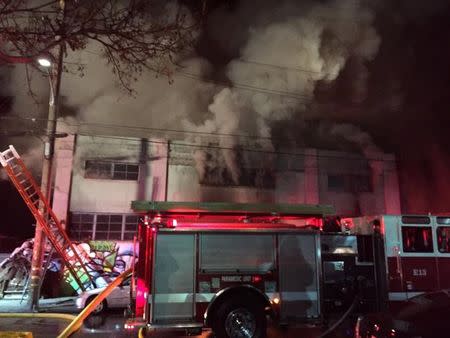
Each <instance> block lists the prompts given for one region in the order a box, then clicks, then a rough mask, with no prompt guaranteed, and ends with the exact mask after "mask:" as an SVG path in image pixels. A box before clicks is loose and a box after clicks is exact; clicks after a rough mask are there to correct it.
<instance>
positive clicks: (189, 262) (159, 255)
mask: <svg viewBox="0 0 450 338" xmlns="http://www.w3.org/2000/svg"><path fill="white" fill-rule="evenodd" d="M154 269H155V270H154V274H153V278H154V280H153V286H154V287H153V292H152V302H153V304H154V306H152V312H153V313H152V314H153V316H152V318H153V319H152V322H153V323H154V324H156V323H167V322H180V321H183V322H186V321H191V320H193V318H194V315H195V313H194V304H195V303H194V302H195V295H194V285H195V283H194V278H195V276H194V270H195V234H193V233H183V234H180V233H177V234H175V233H164V232H163V231H160V232H159V233H158V235H157V237H156V243H155V265H154Z"/></svg>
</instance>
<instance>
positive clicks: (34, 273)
mask: <svg viewBox="0 0 450 338" xmlns="http://www.w3.org/2000/svg"><path fill="white" fill-rule="evenodd" d="M57 53H58V54H57V59H56V62H51V61H48V62H49V63H48V64H47V67H48V68H49V70H48V78H49V84H50V95H49V105H48V119H47V130H46V132H47V134H46V135H45V142H44V162H43V164H42V179H41V191H42V195H44V197H45V198H46V199H47V201H49V203H51V191H52V189H51V187H52V172H53V170H52V169H53V153H54V148H55V136H56V119H57V116H58V109H59V96H60V95H59V93H60V87H61V75H62V63H63V44H60V45H58V52H57ZM44 61H45V60H44ZM42 210H43V208H42V207H41V211H42ZM43 216H44V218H48V215H43ZM46 242H47V238H46V236H45V233H44V231H43V229H42V226H41V224H39V222H36V230H35V234H34V245H33V257H32V260H31V275H30V284H29V290H28V306H29V308H30V309H31V310H37V308H38V305H39V297H40V288H41V284H42V279H43V277H44V276H43V275H42V274H43V271H42V264H43V260H44V254H45V244H46Z"/></svg>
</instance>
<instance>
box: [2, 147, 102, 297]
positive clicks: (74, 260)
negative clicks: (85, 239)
mask: <svg viewBox="0 0 450 338" xmlns="http://www.w3.org/2000/svg"><path fill="white" fill-rule="evenodd" d="M0 162H1V164H2V166H3V167H5V169H6V172H7V173H8V176H9V178H10V179H11V181H12V182H13V183H14V186H15V187H16V189H17V190H18V191H19V193H20V195H21V196H22V198H23V200H24V201H25V203H26V205H27V206H28V208H29V209H30V211H31V213H32V214H33V216H34V217H35V218H36V221H37V222H38V223H39V224H40V225H41V227H42V229H43V231H44V233H45V234H46V236H47V238H48V239H49V241H50V243H51V244H52V245H53V247H54V248H55V250H56V252H57V253H58V254H59V256H60V257H61V258H62V260H63V262H64V264H65V266H66V267H67V269H68V270H69V272H70V274H71V275H72V277H73V279H74V280H75V282H76V284H77V286H78V288H77V289H76V291H77V293H80V292H82V291H85V290H87V289H89V288H91V287H92V286H93V285H94V283H93V281H92V277H91V275H90V274H89V273H88V270H87V268H86V265H85V263H84V262H83V260H82V258H81V256H80V254H83V251H84V250H83V249H81V248H79V247H77V248H76V247H75V246H74V245H73V243H72V242H71V241H70V239H69V236H68V235H67V233H66V231H65V230H64V228H63V227H62V226H61V223H60V222H59V220H58V218H57V217H56V215H55V214H54V212H53V210H52V209H51V207H50V203H49V201H48V200H47V199H46V198H45V196H44V195H43V194H42V192H41V189H40V188H39V186H38V185H37V183H36V181H35V180H34V179H33V176H32V175H31V173H30V172H29V170H28V169H27V168H26V166H25V164H24V162H23V161H22V159H21V158H20V156H19V154H18V153H17V151H16V149H15V148H14V147H13V146H9V149H7V150H5V151H3V152H1V153H0Z"/></svg>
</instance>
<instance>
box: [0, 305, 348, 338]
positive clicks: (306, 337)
mask: <svg viewBox="0 0 450 338" xmlns="http://www.w3.org/2000/svg"><path fill="white" fill-rule="evenodd" d="M22 308H23V307H22ZM11 310H13V308H7V307H5V302H0V312H12V311H11ZM42 311H44V312H49V313H50V312H52V313H72V314H76V312H77V310H76V309H75V307H74V305H73V303H72V304H71V303H70V300H65V301H63V300H60V301H59V302H56V303H55V302H54V306H53V307H52V306H51V303H49V304H47V306H46V307H45V308H41V312H42ZM67 324H68V322H67V321H65V320H59V319H47V318H33V319H30V318H0V332H2V331H30V332H32V333H33V337H34V338H52V337H57V336H58V334H59V333H61V332H62V331H63V330H64V328H65V327H66V326H67ZM124 324H125V318H124V316H123V310H112V309H110V310H108V311H107V312H106V313H105V314H104V315H98V316H93V315H91V316H90V317H88V318H87V319H86V320H85V322H84V325H83V327H82V328H81V329H80V330H79V331H78V332H76V333H75V334H74V335H73V336H72V337H75V338H79V337H100V338H102V337H105V338H116V337H117V338H121V337H137V330H135V331H128V330H125V329H124ZM319 335H320V331H319V330H317V329H312V330H311V329H310V330H307V331H305V329H296V328H290V329H285V330H280V329H277V328H275V327H273V326H269V328H268V337H269V338H297V337H302V338H313V337H318V336H319ZM146 337H151V338H162V337H187V336H185V335H184V332H176V331H169V330H158V331H150V332H148V333H147V335H146ZM197 337H200V338H212V337H213V335H212V333H211V332H210V331H209V330H205V331H204V332H203V333H202V335H201V336H197ZM329 337H330V338H332V337H338V336H336V335H330V336H329ZM339 337H343V336H342V335H339ZM347 337H350V336H347ZM0 338H1V334H0Z"/></svg>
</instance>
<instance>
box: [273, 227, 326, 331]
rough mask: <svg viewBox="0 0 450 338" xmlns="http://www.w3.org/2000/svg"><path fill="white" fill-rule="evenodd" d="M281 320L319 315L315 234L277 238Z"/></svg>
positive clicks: (317, 252) (282, 235)
mask: <svg viewBox="0 0 450 338" xmlns="http://www.w3.org/2000/svg"><path fill="white" fill-rule="evenodd" d="M278 255H279V270H280V298H281V302H280V303H281V321H282V322H288V321H298V320H302V319H303V320H304V319H306V318H310V319H312V318H317V317H319V314H320V305H319V299H320V298H319V283H318V272H319V271H321V267H320V264H318V263H319V259H320V251H319V246H318V235H317V234H314V233H311V234H280V235H279V236H278Z"/></svg>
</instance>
